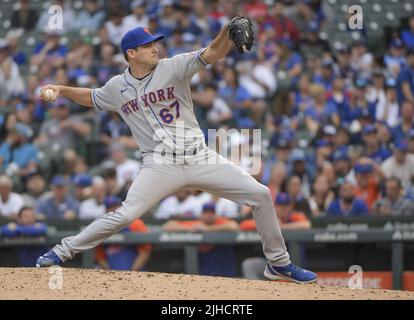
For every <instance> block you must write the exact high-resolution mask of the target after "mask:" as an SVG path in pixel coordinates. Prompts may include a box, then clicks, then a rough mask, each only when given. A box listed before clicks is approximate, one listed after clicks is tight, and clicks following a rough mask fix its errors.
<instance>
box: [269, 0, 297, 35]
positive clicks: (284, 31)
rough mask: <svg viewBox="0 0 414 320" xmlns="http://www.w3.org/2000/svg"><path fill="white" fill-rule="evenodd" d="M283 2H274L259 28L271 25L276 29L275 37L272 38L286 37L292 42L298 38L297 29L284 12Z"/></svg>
mask: <svg viewBox="0 0 414 320" xmlns="http://www.w3.org/2000/svg"><path fill="white" fill-rule="evenodd" d="M283 11H284V4H283V3H282V2H276V3H275V4H274V5H272V7H271V8H270V11H269V17H268V18H267V19H266V21H265V22H264V24H262V26H261V28H262V29H263V28H264V27H265V26H271V27H272V28H273V29H274V30H275V31H276V38H275V39H273V40H280V39H282V38H287V39H289V40H291V41H292V42H294V43H295V42H297V41H298V40H299V31H298V29H297V28H296V26H295V24H294V23H293V22H292V20H290V19H289V18H288V17H286V16H285V14H284V12H283Z"/></svg>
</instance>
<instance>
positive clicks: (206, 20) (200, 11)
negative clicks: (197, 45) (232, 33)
mask: <svg viewBox="0 0 414 320" xmlns="http://www.w3.org/2000/svg"><path fill="white" fill-rule="evenodd" d="M209 5H210V4H206V3H205V2H204V1H203V0H195V1H194V2H193V5H192V14H191V17H190V19H191V22H192V23H193V24H194V25H196V27H197V28H198V29H200V30H202V32H201V34H202V37H203V38H209V39H210V38H212V37H213V35H215V34H216V33H218V31H220V28H221V27H222V25H221V23H220V21H218V20H217V19H215V18H213V17H212V16H210V15H208V14H206V12H209V9H210V8H209Z"/></svg>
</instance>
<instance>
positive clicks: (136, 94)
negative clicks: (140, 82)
mask: <svg viewBox="0 0 414 320" xmlns="http://www.w3.org/2000/svg"><path fill="white" fill-rule="evenodd" d="M124 79H125V82H126V83H127V84H128V85H129V86H130V87H132V89H134V91H135V96H136V97H137V103H138V104H139V100H138V91H137V89H135V87H134V86H133V85H132V84H130V83H129V82H128V80H127V77H126V74H125V73H124ZM143 112H144V111H143ZM143 116H144V119H145V121H146V122H147V123H148V126H149V127H150V128H151V130H152V132H154V134H155V135H156V136H157V137H158V135H157V133H156V132H155V130H154V128H153V127H152V126H151V124H150V123H149V122H148V119H147V117H146V116H145V115H143ZM164 130H165V129H164ZM158 139H160V141H162V139H161V138H160V137H158ZM174 142H175V141H174Z"/></svg>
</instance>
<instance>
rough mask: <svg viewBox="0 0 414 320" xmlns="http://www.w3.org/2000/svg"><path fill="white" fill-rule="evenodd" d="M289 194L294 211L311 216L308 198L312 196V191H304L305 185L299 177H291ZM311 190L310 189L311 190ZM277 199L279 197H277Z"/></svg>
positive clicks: (288, 184)
mask: <svg viewBox="0 0 414 320" xmlns="http://www.w3.org/2000/svg"><path fill="white" fill-rule="evenodd" d="M286 189H287V193H288V195H289V198H290V199H291V203H292V205H293V210H294V211H297V212H303V213H304V214H305V215H306V216H308V217H310V216H311V209H310V205H309V202H308V201H307V200H306V198H307V197H308V196H309V195H310V190H307V189H305V190H306V191H305V192H306V194H305V192H304V191H303V189H304V188H303V183H302V182H301V180H300V178H299V177H298V176H291V177H290V178H289V179H288V183H287V187H286ZM309 189H310V188H309ZM276 197H277V196H276Z"/></svg>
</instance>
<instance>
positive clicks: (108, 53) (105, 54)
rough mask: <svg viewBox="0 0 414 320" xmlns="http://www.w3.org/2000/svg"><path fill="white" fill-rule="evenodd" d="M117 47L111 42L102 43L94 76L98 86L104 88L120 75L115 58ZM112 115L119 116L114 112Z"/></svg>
mask: <svg viewBox="0 0 414 320" xmlns="http://www.w3.org/2000/svg"><path fill="white" fill-rule="evenodd" d="M115 53H116V49H115V46H114V45H112V44H111V43H109V42H106V43H102V45H101V48H100V59H99V60H96V59H95V60H94V64H93V67H92V74H93V75H94V76H95V77H96V79H97V81H98V84H99V85H101V86H103V85H104V84H105V83H106V82H107V81H108V80H109V79H110V78H112V77H113V76H115V75H116V74H118V73H119V71H120V70H119V69H120V66H119V62H118V61H117V60H116V58H115ZM111 114H117V113H115V112H112V113H111Z"/></svg>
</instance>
